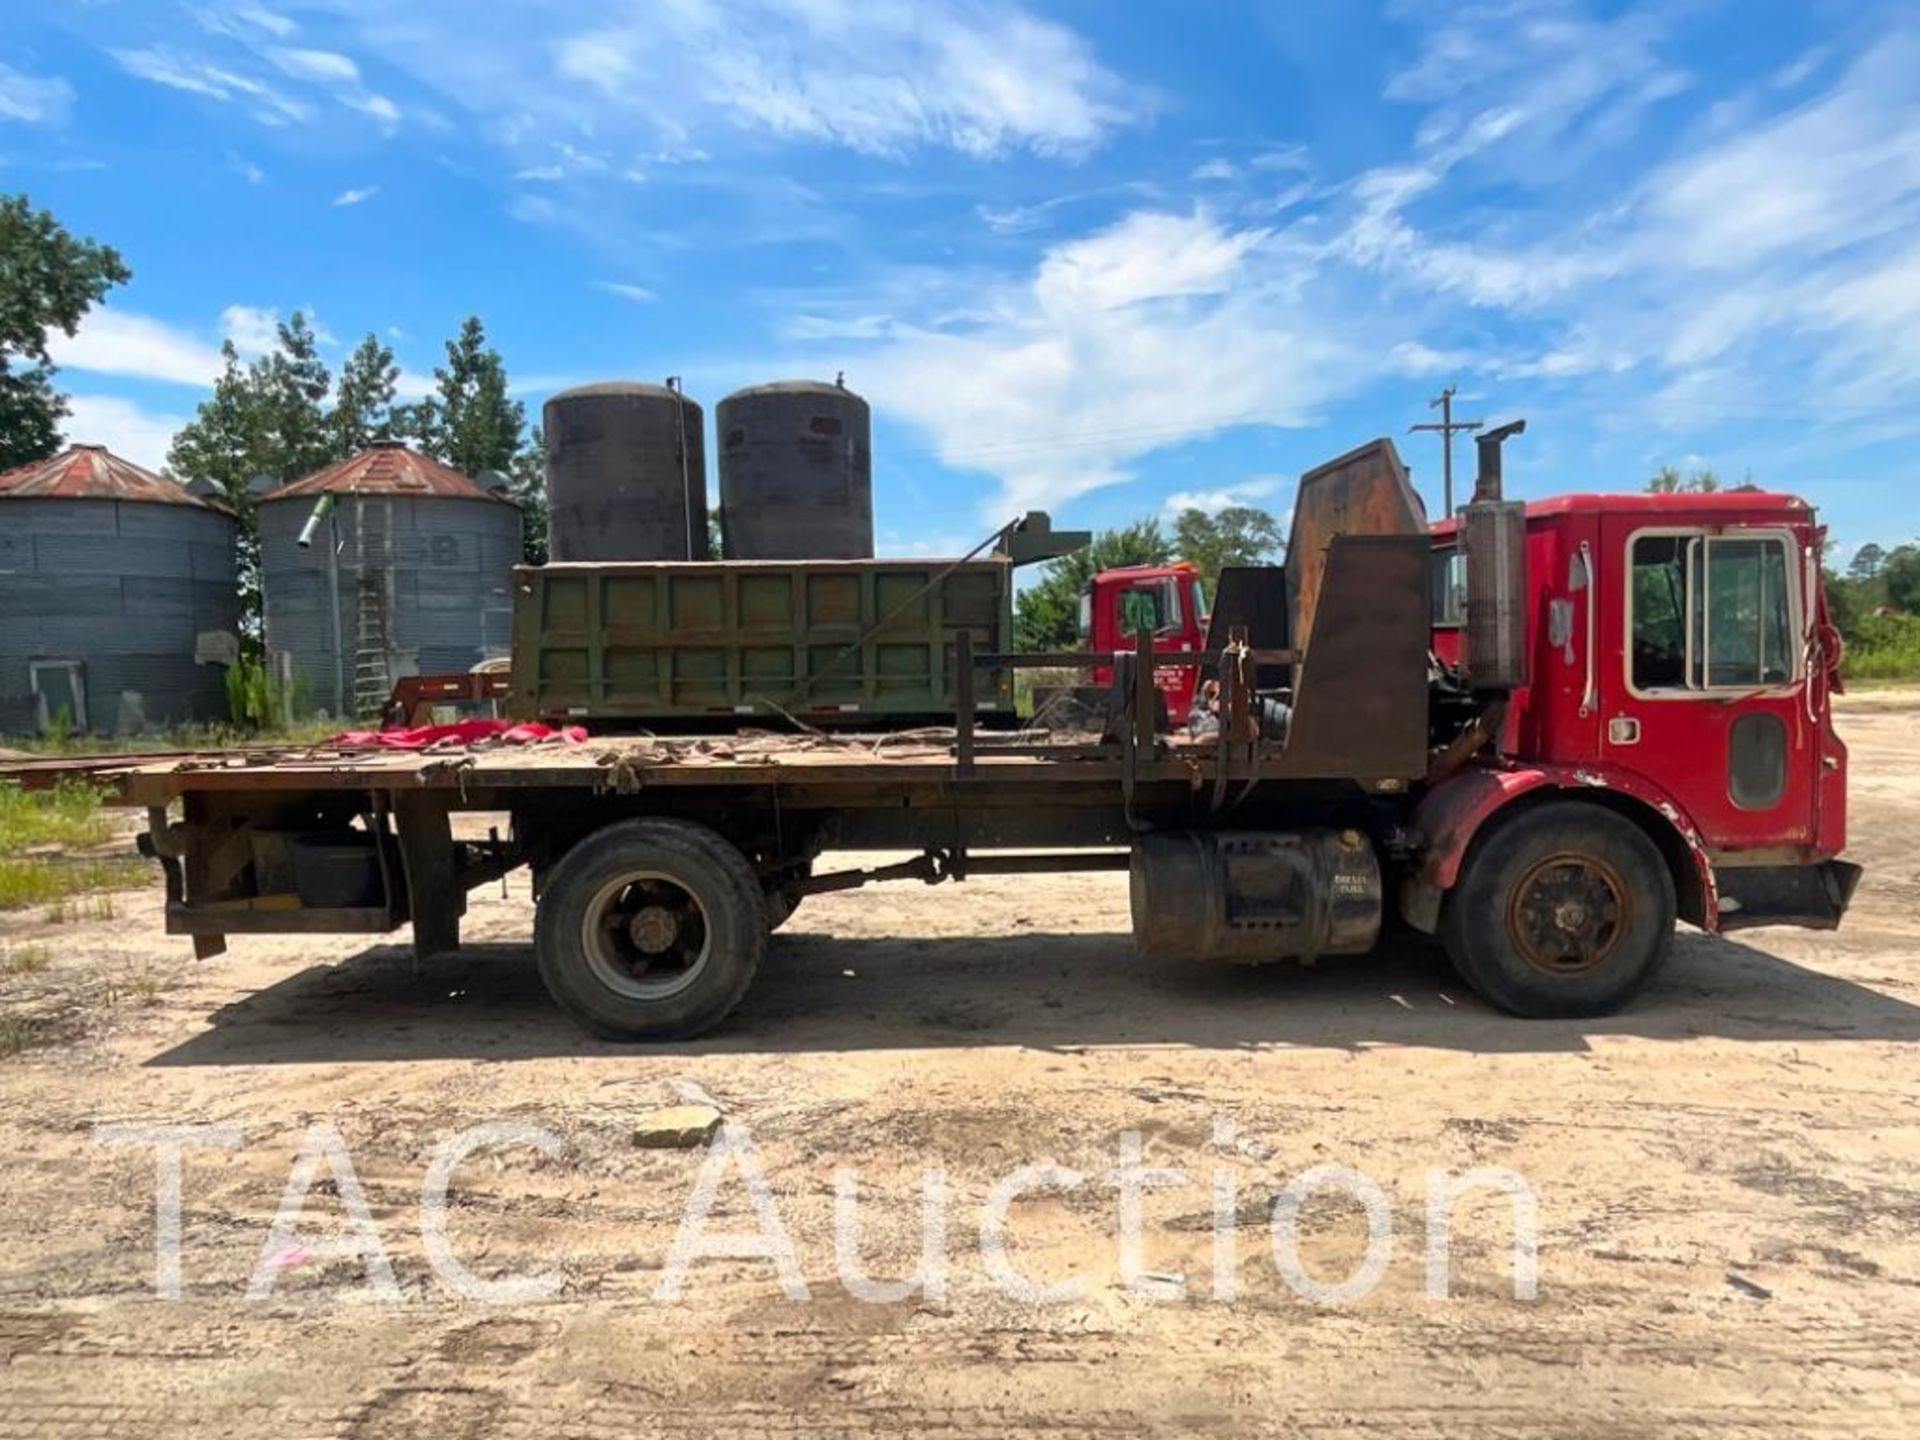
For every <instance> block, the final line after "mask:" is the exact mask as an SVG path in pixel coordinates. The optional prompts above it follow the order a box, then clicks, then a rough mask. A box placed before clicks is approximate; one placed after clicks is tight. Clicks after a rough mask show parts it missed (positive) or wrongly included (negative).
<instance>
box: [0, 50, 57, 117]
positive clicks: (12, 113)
mask: <svg viewBox="0 0 1920 1440" xmlns="http://www.w3.org/2000/svg"><path fill="white" fill-rule="evenodd" d="M72 109H73V86H71V85H69V84H68V83H67V82H66V81H65V80H62V79H60V78H59V77H58V76H56V75H29V74H27V73H26V72H25V71H24V70H16V69H14V68H13V67H12V66H11V65H8V64H6V63H4V62H0V120H18V121H21V122H23V123H24V124H28V125H64V124H66V123H67V115H68V113H69V112H70V111H71V110H72Z"/></svg>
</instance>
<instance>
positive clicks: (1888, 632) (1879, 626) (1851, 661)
mask: <svg viewBox="0 0 1920 1440" xmlns="http://www.w3.org/2000/svg"><path fill="white" fill-rule="evenodd" d="M1844 666H1845V674H1846V677H1847V679H1848V680H1868V681H1873V680H1920V615H1868V616H1865V617H1863V618H1862V619H1861V620H1860V621H1859V622H1858V624H1857V625H1856V627H1855V629H1854V633H1853V634H1852V635H1851V636H1849V637H1848V639H1847V655H1846V660H1845V662H1844Z"/></svg>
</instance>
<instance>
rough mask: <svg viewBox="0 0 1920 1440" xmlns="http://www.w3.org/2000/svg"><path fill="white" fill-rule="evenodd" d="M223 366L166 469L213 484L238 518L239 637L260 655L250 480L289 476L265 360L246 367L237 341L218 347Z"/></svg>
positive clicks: (184, 428)
mask: <svg viewBox="0 0 1920 1440" xmlns="http://www.w3.org/2000/svg"><path fill="white" fill-rule="evenodd" d="M220 358H221V361H222V369H221V372H220V378H219V379H218V380H216V381H214V385H213V396H212V398H211V399H209V400H205V401H202V402H201V405H200V409H199V412H198V413H197V414H196V415H195V416H194V418H193V419H192V420H190V421H189V422H188V423H187V424H186V425H184V426H182V427H181V429H180V431H179V433H178V434H176V435H175V436H174V437H173V444H172V446H171V447H170V448H169V449H168V451H167V469H168V471H169V472H170V473H172V474H174V475H176V476H179V477H180V478H181V479H183V480H203V481H206V482H208V483H209V484H211V485H213V486H215V487H216V488H217V489H218V490H219V492H220V495H221V497H222V498H223V499H224V500H225V502H226V503H227V505H228V506H229V507H231V508H232V510H233V513H234V517H235V518H236V519H237V520H238V522H239V535H238V556H237V559H238V567H239V579H240V637H241V642H242V645H243V647H244V648H245V649H246V650H247V651H248V653H249V654H250V655H252V656H255V657H257V656H258V655H259V654H260V648H261V632H260V529H259V520H258V516H257V515H256V513H255V500H256V497H255V495H254V493H253V488H252V482H253V480H254V478H255V477H256V476H262V475H264V476H266V477H268V478H269V479H271V480H273V481H274V482H275V483H276V484H277V483H278V482H279V481H281V480H282V479H284V478H287V477H286V476H285V474H284V473H283V471H282V469H281V457H280V454H279V450H278V446H277V443H276V439H275V434H274V429H273V425H272V420H271V417H270V415H269V413H268V407H267V405H266V404H265V399H264V396H263V395H262V393H261V389H260V380H261V373H262V371H261V364H260V362H255V364H254V366H253V367H251V368H243V367H242V366H241V364H240V354H239V352H238V351H237V350H235V349H234V345H233V342H232V341H231V340H229V341H227V342H226V343H225V344H224V345H222V346H221V347H220Z"/></svg>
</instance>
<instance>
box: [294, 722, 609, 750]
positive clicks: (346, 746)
mask: <svg viewBox="0 0 1920 1440" xmlns="http://www.w3.org/2000/svg"><path fill="white" fill-rule="evenodd" d="M586 738H587V732H586V729H585V727H583V726H580V725H567V726H563V727H562V728H560V729H558V730H556V729H554V728H553V727H552V726H550V725H538V724H524V725H516V724H515V723H514V722H513V721H511V720H459V721H456V722H455V723H453V724H451V725H417V726H414V727H412V728H411V729H407V728H399V729H393V730H348V731H346V732H345V733H344V734H340V735H336V736H334V737H333V738H332V739H331V740H329V741H327V742H326V743H327V745H328V746H329V747H330V748H333V749H338V750H431V749H434V748H435V747H437V746H445V747H448V748H452V747H455V746H462V745H580V744H584V743H585V741H586Z"/></svg>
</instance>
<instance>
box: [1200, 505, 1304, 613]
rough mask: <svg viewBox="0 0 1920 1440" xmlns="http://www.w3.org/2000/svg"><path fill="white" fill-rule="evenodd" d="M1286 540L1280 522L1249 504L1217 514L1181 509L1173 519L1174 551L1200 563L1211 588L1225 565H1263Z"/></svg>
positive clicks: (1267, 562)
mask: <svg viewBox="0 0 1920 1440" xmlns="http://www.w3.org/2000/svg"><path fill="white" fill-rule="evenodd" d="M1285 544H1286V541H1285V539H1284V538H1283V537H1282V536H1281V534H1280V522H1279V521H1277V520H1275V519H1274V518H1273V516H1271V515H1269V514H1268V513H1267V512H1266V511H1264V510H1261V509H1258V508H1256V507H1254V506H1252V505H1229V506H1227V508H1226V509H1224V510H1222V511H1220V512H1219V513H1218V514H1215V515H1209V514H1207V512H1206V511H1204V510H1182V511H1181V512H1180V514H1179V515H1178V517H1176V518H1175V520H1174V522H1173V548H1174V553H1175V554H1177V555H1178V556H1179V557H1180V558H1181V559H1182V560H1191V561H1192V562H1193V563H1194V564H1195V565H1197V566H1199V567H1200V576H1201V578H1202V579H1203V580H1205V581H1206V584H1207V590H1208V591H1209V592H1211V591H1212V590H1213V588H1214V587H1215V586H1216V585H1218V584H1219V583H1220V572H1221V571H1222V570H1224V569H1225V568H1226V567H1227V566H1229V565H1267V564H1271V563H1272V562H1273V561H1274V560H1276V559H1277V558H1278V557H1279V555H1280V552H1281V550H1282V549H1283V548H1284V546H1285Z"/></svg>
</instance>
